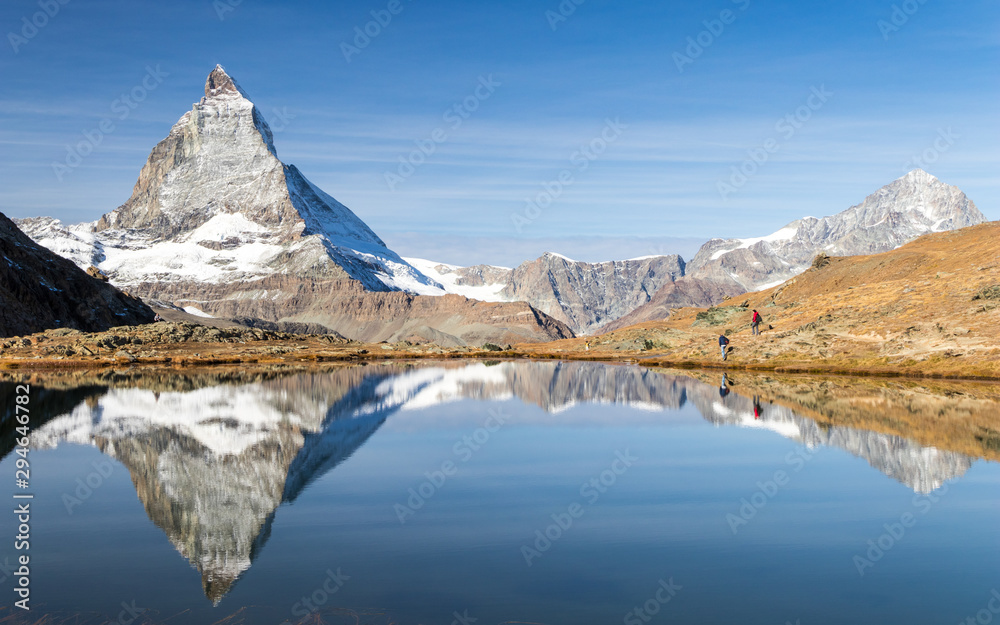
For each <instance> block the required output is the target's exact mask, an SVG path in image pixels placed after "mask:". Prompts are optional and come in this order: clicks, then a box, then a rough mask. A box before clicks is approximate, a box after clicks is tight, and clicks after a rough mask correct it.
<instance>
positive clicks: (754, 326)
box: [750, 310, 761, 336]
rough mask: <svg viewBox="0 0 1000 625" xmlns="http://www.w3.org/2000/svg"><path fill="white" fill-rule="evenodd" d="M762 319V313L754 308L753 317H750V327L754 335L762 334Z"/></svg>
mask: <svg viewBox="0 0 1000 625" xmlns="http://www.w3.org/2000/svg"><path fill="white" fill-rule="evenodd" d="M760 320H761V317H760V313H759V312H757V311H756V310H754V311H753V317H751V318H750V329H751V330H753V333H754V336H760Z"/></svg>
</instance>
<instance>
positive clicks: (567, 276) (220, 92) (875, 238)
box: [17, 66, 985, 345]
mask: <svg viewBox="0 0 1000 625" xmlns="http://www.w3.org/2000/svg"><path fill="white" fill-rule="evenodd" d="M983 221H985V218H984V217H983V215H982V214H981V213H980V212H979V211H978V209H977V208H976V207H975V205H974V204H973V202H972V201H971V200H969V199H968V198H967V197H966V196H965V194H964V193H962V191H960V190H959V189H957V188H956V187H952V186H949V185H946V184H944V183H942V182H940V181H939V180H937V179H936V178H934V177H933V176H931V175H930V174H927V173H926V172H924V171H922V170H914V171H912V172H910V173H908V174H907V175H905V176H903V177H902V178H900V179H899V180H896V181H895V182H893V183H891V184H889V185H887V186H885V187H883V188H882V189H880V190H878V191H876V192H875V193H874V194H872V195H870V196H869V197H868V198H866V199H865V200H864V201H863V202H862V203H861V204H858V205H857V206H853V207H851V208H849V209H847V210H845V211H844V212H842V213H839V214H837V215H834V216H831V217H823V218H821V219H817V218H814V217H806V218H803V219H800V220H797V221H794V222H792V223H791V224H788V225H787V226H785V227H784V228H782V229H780V230H778V231H777V232H775V233H773V234H771V235H768V236H763V237H756V238H744V239H726V240H723V239H712V240H711V241H709V242H707V243H706V244H705V245H704V246H702V248H701V249H700V250H699V251H698V253H697V254H696V255H695V256H694V258H693V259H692V260H691V261H690V262H689V263H685V261H684V259H682V258H681V257H680V256H678V255H663V256H647V257H642V258H636V259H631V260H620V261H608V262H603V263H587V262H579V261H574V260H571V259H568V258H566V257H564V256H561V255H559V254H555V253H546V254H544V255H542V256H541V257H540V258H538V259H535V260H533V261H527V262H525V263H522V264H521V265H519V266H518V267H516V268H513V269H512V268H505V267H494V266H489V265H476V266H472V267H455V266H451V265H446V264H443V263H439V262H435V261H433V260H422V259H415V258H411V259H404V258H401V257H400V256H399V255H398V254H396V253H395V252H394V251H392V250H390V249H389V248H388V247H387V246H386V245H385V243H384V242H383V241H382V240H381V239H380V238H379V237H378V235H376V234H375V233H374V232H373V231H372V230H371V229H370V228H369V227H368V226H367V225H366V224H365V223H364V222H363V221H362V220H361V219H360V218H359V217H357V215H355V214H354V213H353V212H351V211H350V210H349V209H348V208H347V207H346V206H344V205H343V204H341V203H340V202H338V201H337V200H335V199H334V198H333V197H331V196H330V195H328V194H326V193H325V192H324V191H322V190H321V189H319V188H318V187H316V186H315V185H314V184H312V183H311V182H309V181H308V180H307V179H306V178H305V177H304V176H303V175H302V174H301V173H300V172H299V170H298V169H296V168H295V166H293V165H286V164H284V163H283V162H282V161H281V160H280V159H279V158H278V156H277V151H276V149H275V146H274V142H273V137H272V134H271V131H270V129H269V128H268V126H267V124H266V122H265V121H264V119H263V118H262V117H261V116H260V114H259V112H258V111H257V109H256V107H255V106H254V104H253V103H252V102H251V100H250V99H249V97H248V96H247V94H246V92H244V91H243V90H242V89H241V88H240V87H239V86H238V85H237V83H236V82H235V81H234V80H233V79H232V78H231V77H230V76H229V75H228V74H226V72H225V70H223V69H222V67H220V66H217V67H216V68H215V69H214V70H212V72H211V73H210V75H209V76H208V80H207V82H206V85H205V96H204V97H203V98H202V99H201V101H200V102H198V103H196V104H195V105H194V106H193V107H192V109H191V110H190V111H188V112H187V113H185V114H184V115H183V116H182V117H181V118H180V120H178V122H177V123H176V124H174V126H173V128H171V130H170V133H169V134H168V136H167V138H166V139H164V140H163V141H161V142H160V143H159V144H158V145H157V146H156V147H155V148H154V149H153V151H152V153H151V154H150V156H149V159H148V160H147V162H146V164H145V165H144V166H143V168H142V170H141V172H140V174H139V179H138V181H137V182H136V184H135V187H134V189H133V191H132V196H131V197H130V198H129V199H128V201H127V202H125V204H123V205H122V206H120V207H118V208H117V209H115V210H113V211H111V212H110V213H107V214H106V215H104V216H103V217H101V218H100V219H99V220H97V221H95V222H92V223H83V224H76V225H69V226H66V225H63V224H62V223H61V222H59V221H58V220H55V219H51V218H46V217H39V218H31V219H22V220H18V221H17V223H18V225H19V226H20V228H21V229H23V230H24V231H25V232H26V233H27V234H28V235H29V236H30V237H31V238H32V239H34V240H35V241H37V242H38V243H40V244H41V245H43V246H45V247H47V248H49V249H51V250H52V251H54V252H56V253H57V254H60V255H62V256H64V257H66V258H69V259H70V260H72V261H73V262H75V263H76V264H77V265H78V266H79V267H81V268H83V269H88V268H90V267H95V268H96V270H99V271H100V272H102V273H103V274H105V275H107V276H108V277H109V278H110V281H111V283H112V284H114V285H116V286H118V287H120V288H124V289H127V290H128V291H129V292H131V293H133V294H136V295H139V296H141V297H143V298H144V299H146V300H147V301H151V302H159V303H163V304H165V305H169V306H177V307H179V308H183V309H185V310H187V311H188V312H190V313H193V314H195V315H201V316H215V317H226V318H251V319H260V320H264V321H269V322H298V323H307V324H317V325H320V326H325V327H328V328H330V329H331V330H333V331H336V332H339V333H340V334H343V335H344V336H347V337H348V338H353V339H358V340H365V341H379V340H404V339H413V340H421V341H435V342H440V343H442V344H446V345H461V344H467V343H482V342H484V341H492V342H498V343H499V342H503V343H507V342H520V341H546V340H553V339H558V338H567V337H571V336H573V335H574V334H593V333H596V332H600V331H603V330H608V329H613V328H616V327H621V325H622V324H626V323H634V322H638V321H645V320H650V319H657V318H663V317H665V316H667V315H669V313H670V310H671V309H673V308H678V307H683V306H708V305H712V304H715V303H717V302H719V301H721V300H722V299H723V298H725V297H726V296H730V295H734V294H738V293H741V292H746V291H753V290H757V289H762V288H767V287H769V286H774V285H775V284H778V283H780V282H782V281H784V280H787V279H788V278H791V277H793V276H795V275H797V274H798V273H801V272H802V271H804V270H805V269H807V268H808V267H809V265H810V263H811V262H812V260H813V258H814V257H815V256H816V255H817V254H819V253H827V254H830V255H854V254H867V253H872V252H879V251H885V250H889V249H893V248H895V247H898V246H900V245H902V244H904V243H906V242H908V241H910V240H912V239H914V238H916V237H918V236H920V235H922V234H925V233H929V232H938V231H942V230H951V229H956V228H961V227H965V226H969V225H974V224H978V223H981V222H983ZM467 298H471V299H467Z"/></svg>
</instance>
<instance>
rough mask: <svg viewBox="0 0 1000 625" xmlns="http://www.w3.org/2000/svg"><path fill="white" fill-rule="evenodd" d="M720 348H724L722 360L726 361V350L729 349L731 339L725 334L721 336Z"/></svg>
mask: <svg viewBox="0 0 1000 625" xmlns="http://www.w3.org/2000/svg"><path fill="white" fill-rule="evenodd" d="M719 347H721V348H722V359H723V360H725V359H726V348H727V347H729V339H727V338H726V336H725V335H724V334H720V335H719Z"/></svg>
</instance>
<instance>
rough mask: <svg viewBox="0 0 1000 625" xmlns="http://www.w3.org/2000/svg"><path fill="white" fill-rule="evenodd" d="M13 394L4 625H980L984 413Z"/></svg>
mask: <svg viewBox="0 0 1000 625" xmlns="http://www.w3.org/2000/svg"><path fill="white" fill-rule="evenodd" d="M9 379H10V380H11V381H10V382H4V383H2V388H0V401H2V402H3V406H2V409H3V414H4V424H3V438H2V444H3V447H2V449H3V453H4V460H3V461H2V462H0V476H2V478H0V479H4V480H9V481H8V483H9V484H10V485H11V486H10V488H8V489H5V491H7V492H10V493H11V494H13V493H14V492H15V491H16V490H17V489H16V488H14V486H13V485H14V473H15V466H14V465H15V460H16V458H17V456H16V454H15V453H14V445H15V442H14V441H15V434H14V431H13V422H12V419H11V417H12V415H13V413H14V409H13V406H14V393H15V390H14V381H15V378H9ZM17 379H19V380H24V381H29V382H30V383H31V393H30V407H31V411H32V412H31V414H32V422H31V427H32V441H31V451H30V453H29V457H30V462H31V487H30V490H31V493H32V494H33V495H34V499H33V500H32V502H31V511H32V514H31V537H30V551H29V553H30V556H31V575H30V588H31V603H30V605H31V608H32V609H31V611H30V613H24V612H23V611H21V610H17V609H14V608H12V607H10V606H12V605H13V603H14V601H15V600H16V599H17V598H18V597H17V595H15V584H16V583H17V581H16V578H15V576H14V575H13V572H12V567H11V566H10V565H12V564H13V563H14V562H15V560H16V557H17V556H18V555H19V554H20V552H16V551H15V550H14V546H13V541H14V535H15V534H16V533H17V527H16V524H15V523H14V521H13V519H12V517H13V515H11V514H7V515H4V517H5V518H4V520H3V524H2V525H0V531H2V532H3V540H2V541H0V545H3V547H2V549H0V559H4V560H3V562H4V565H5V566H3V567H2V570H0V576H2V577H3V580H2V583H0V592H2V593H3V594H4V595H5V597H4V602H3V605H4V606H6V607H5V609H4V610H3V611H0V620H3V619H4V618H10V619H11V620H9V621H3V622H12V623H35V622H41V621H42V619H43V617H45V616H48V618H49V620H46V621H44V622H47V623H63V622H94V623H105V622H111V623H122V624H123V625H124V624H128V623H194V624H200V623H204V624H209V623H248V624H257V623H267V624H275V625H276V624H278V623H283V622H288V623H298V622H303V623H304V622H311V623H372V624H381V623H385V624H388V623H396V624H399V625H409V624H417V623H423V624H427V625H431V624H444V625H449V624H452V623H455V624H463V623H477V624H478V625H492V624H496V623H545V624H591V623H593V624H598V623H607V624H611V623H625V624H627V625H629V624H640V623H741V624H745V625H746V624H757V623H761V624H768V625H771V624H773V625H784V624H786V623H792V624H795V623H800V624H801V625H813V624H816V625H819V624H824V623H831V624H832V623H836V624H842V623H854V624H862V623H872V624H880V625H885V624H895V623H900V624H904V623H905V624H915V623H945V624H950V623H959V622H965V619H966V618H968V617H972V618H973V620H975V619H977V618H978V619H979V622H980V623H984V622H987V621H985V620H983V619H986V617H989V620H993V619H994V618H995V619H998V620H997V622H998V623H1000V591H998V589H1000V531H998V523H997V521H998V517H1000V514H998V513H1000V506H998V503H997V499H998V495H1000V468H998V465H997V459H998V458H1000V411H998V407H1000V401H998V400H1000V391H998V389H997V387H995V386H993V385H973V384H965V385H961V384H947V383H939V384H933V385H928V384H920V383H914V382H899V381H881V382H879V381H856V380H846V379H836V380H831V379H821V378H792V377H786V378H781V377H774V376H753V375H749V374H740V375H735V376H728V377H726V378H725V379H723V377H722V375H721V374H714V373H713V374H705V373H697V372H686V373H685V372H659V371H651V370H648V369H644V368H641V367H629V366H616V365H604V364H596V363H556V362H544V363H538V362H487V363H481V362H477V363H473V364H468V363H450V364H443V363H442V364H420V365H403V364H395V365H369V366H352V367H340V368H326V369H321V370H320V369H302V370H295V369H282V370H269V371H253V370H250V371H233V370H220V371H207V372H206V371H202V372H193V373H190V374H187V375H178V374H176V373H172V374H168V373H149V374H143V373H139V372H136V371H131V372H129V371H125V372H119V373H106V374H100V375H98V374H93V375H90V376H88V375H82V376H81V375H79V374H76V375H70V374H64V375H62V376H60V375H51V376H42V375H37V376H34V375H21V376H20V378H17ZM8 496H10V495H8ZM11 501H13V500H11ZM11 507H13V503H12V504H11ZM977 615H978V616H977Z"/></svg>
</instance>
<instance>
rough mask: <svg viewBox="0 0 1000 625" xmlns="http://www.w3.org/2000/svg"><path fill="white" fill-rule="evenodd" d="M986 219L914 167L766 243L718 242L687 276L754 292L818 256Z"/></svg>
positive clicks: (877, 247) (882, 247) (861, 250)
mask: <svg viewBox="0 0 1000 625" xmlns="http://www.w3.org/2000/svg"><path fill="white" fill-rule="evenodd" d="M984 221H986V218H985V217H984V216H983V214H982V213H981V212H979V209H978V208H976V205H975V204H974V203H973V202H972V200H970V199H969V198H968V197H967V196H966V195H965V193H963V192H962V190H961V189H959V188H958V187H954V186H951V185H948V184H945V183H943V182H941V181H940V180H938V179H937V178H935V177H934V176H932V175H930V174H928V173H927V172H925V171H924V170H922V169H915V170H913V171H911V172H909V173H908V174H906V175H905V176H903V177H901V178H899V179H897V180H895V181H893V182H891V183H889V184H887V185H886V186H884V187H882V188H881V189H879V190H878V191H876V192H875V193H872V194H871V195H869V196H868V197H866V198H865V199H864V201H863V202H861V203H860V204H857V205H855V206H852V207H850V208H848V209H847V210H845V211H842V212H840V213H837V214H836V215H832V216H830V217H823V218H819V219H817V218H816V217H805V218H803V219H798V220H796V221H793V222H791V223H790V224H788V225H786V226H785V227H783V228H781V229H780V230H778V231H777V232H774V233H773V234H770V235H768V236H764V237H756V238H746V239H712V240H711V241H709V242H708V243H706V244H705V245H703V246H702V247H701V249H700V250H698V253H697V254H696V255H695V257H694V258H693V259H691V262H690V263H688V266H687V275H689V276H693V277H696V278H704V279H710V280H715V281H717V282H719V283H720V284H725V283H729V284H732V285H734V286H738V287H739V288H738V290H744V291H756V290H760V289H765V288H769V287H771V286H775V285H777V284H780V283H782V282H784V281H785V280H788V279H789V278H792V277H793V276H795V275H798V274H799V273H802V271H804V270H805V269H807V268H808V267H809V265H810V263H811V262H812V260H813V258H815V256H816V254H818V253H820V252H825V253H826V254H829V255H830V256H855V255H859V254H876V253H879V252H887V251H889V250H892V249H895V248H897V247H899V246H901V245H903V244H905V243H908V242H910V241H912V240H913V239H915V238H917V237H919V236H921V235H924V234H928V233H930V232H943V231H946V230H956V229H958V228H964V227H966V226H973V225H976V224H980V223H983V222H984Z"/></svg>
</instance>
